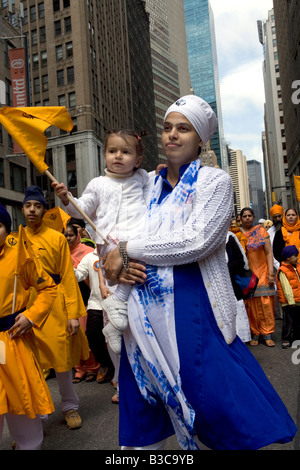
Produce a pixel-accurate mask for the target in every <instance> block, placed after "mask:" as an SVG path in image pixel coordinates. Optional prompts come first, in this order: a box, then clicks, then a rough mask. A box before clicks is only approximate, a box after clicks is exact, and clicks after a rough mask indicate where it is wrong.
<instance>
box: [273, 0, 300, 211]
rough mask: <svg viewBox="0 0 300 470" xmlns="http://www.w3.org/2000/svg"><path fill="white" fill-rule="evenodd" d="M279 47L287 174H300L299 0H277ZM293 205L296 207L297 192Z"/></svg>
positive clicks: (276, 18)
mask: <svg viewBox="0 0 300 470" xmlns="http://www.w3.org/2000/svg"><path fill="white" fill-rule="evenodd" d="M273 5H274V15H275V22H276V39H277V51H278V60H279V67H280V83H281V90H282V107H283V118H284V127H285V135H286V152H287V161H288V175H289V177H290V184H291V186H293V184H294V183H293V175H294V174H296V175H300V40H299V38H300V8H299V2H298V0H289V1H280V0H274V1H273ZM292 196H293V205H295V206H296V207H297V201H296V195H295V192H293V193H292Z"/></svg>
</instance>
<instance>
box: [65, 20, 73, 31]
mask: <svg viewBox="0 0 300 470" xmlns="http://www.w3.org/2000/svg"><path fill="white" fill-rule="evenodd" d="M71 31H72V24H71V17H70V16H68V17H67V18H65V33H66V34H67V33H70V32H71Z"/></svg>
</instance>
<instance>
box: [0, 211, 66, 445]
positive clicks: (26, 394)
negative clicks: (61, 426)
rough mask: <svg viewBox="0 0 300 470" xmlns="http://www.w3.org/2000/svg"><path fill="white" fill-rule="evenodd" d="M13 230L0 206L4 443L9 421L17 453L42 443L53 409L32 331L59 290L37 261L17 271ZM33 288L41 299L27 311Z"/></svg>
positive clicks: (1, 417) (0, 389)
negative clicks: (46, 419) (43, 419)
mask: <svg viewBox="0 0 300 470" xmlns="http://www.w3.org/2000/svg"><path fill="white" fill-rule="evenodd" d="M10 226H11V219H10V216H9V214H8V212H7V211H6V209H5V208H4V207H3V206H1V205H0V441H1V437H2V429H3V424H4V419H6V421H7V424H8V428H9V431H10V434H11V437H12V439H13V440H14V441H15V443H16V449H17V450H38V449H40V447H41V444H42V441H43V428H42V422H41V419H40V415H41V414H50V413H52V412H53V410H54V406H53V402H52V399H51V395H50V392H49V389H48V387H47V384H46V382H45V380H44V377H43V374H42V369H41V366H40V363H39V357H38V351H37V348H36V343H35V336H34V333H33V331H32V328H33V327H34V330H37V329H39V328H42V327H43V325H44V322H45V320H46V319H47V316H48V314H49V309H50V308H51V304H52V302H53V301H54V298H55V295H56V291H57V287H56V285H55V283H54V282H53V280H52V279H51V278H50V276H48V275H47V274H46V272H45V271H43V270H42V269H41V267H39V268H38V261H37V260H34V259H33V257H31V258H30V257H29V256H28V257H27V258H25V261H24V262H23V263H22V264H21V265H20V266H19V269H17V267H18V265H17V263H18V258H20V257H19V256H18V255H19V251H18V245H19V244H21V243H22V242H21V240H19V238H18V234H10ZM16 273H18V276H17V284H16V289H14V286H15V274H16ZM30 287H32V288H34V289H35V290H36V292H37V296H36V300H35V302H34V303H33V304H32V306H31V307H30V308H29V307H28V301H29V296H30ZM13 305H14V306H15V308H14V311H13Z"/></svg>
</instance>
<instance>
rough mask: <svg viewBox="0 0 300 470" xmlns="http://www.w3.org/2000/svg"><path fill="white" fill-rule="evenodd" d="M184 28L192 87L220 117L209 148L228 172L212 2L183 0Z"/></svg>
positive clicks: (206, 0) (207, 0)
mask: <svg viewBox="0 0 300 470" xmlns="http://www.w3.org/2000/svg"><path fill="white" fill-rule="evenodd" d="M184 12H185V27H186V38H187V49H188V61H189V71H190V76H191V85H192V88H193V90H194V93H195V95H198V96H200V97H201V98H203V99H204V100H205V101H207V102H208V103H209V104H210V106H211V107H212V108H213V110H214V111H215V113H216V115H217V117H218V128H217V131H216V132H215V134H214V136H213V137H212V139H211V141H210V144H211V148H212V150H214V152H215V154H216V156H217V160H218V165H219V166H220V167H221V168H223V169H224V170H225V171H227V170H228V158H227V152H226V145H225V140H224V131H223V120H222V109H221V98H220V83H219V72H218V60H217V47H216V37H215V26H214V16H213V11H212V8H211V5H210V2H209V0H184Z"/></svg>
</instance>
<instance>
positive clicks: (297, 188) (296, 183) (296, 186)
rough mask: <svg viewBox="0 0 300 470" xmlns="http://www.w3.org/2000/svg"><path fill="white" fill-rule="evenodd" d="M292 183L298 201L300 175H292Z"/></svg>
mask: <svg viewBox="0 0 300 470" xmlns="http://www.w3.org/2000/svg"><path fill="white" fill-rule="evenodd" d="M294 185H295V191H296V197H297V201H298V202H300V176H296V175H294Z"/></svg>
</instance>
